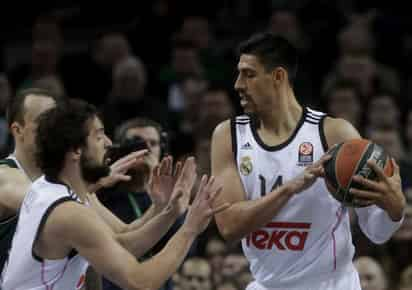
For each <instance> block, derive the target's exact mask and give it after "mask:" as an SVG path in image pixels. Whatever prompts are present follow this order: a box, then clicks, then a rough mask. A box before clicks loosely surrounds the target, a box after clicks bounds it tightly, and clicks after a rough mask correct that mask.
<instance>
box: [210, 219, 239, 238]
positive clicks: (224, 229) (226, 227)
mask: <svg viewBox="0 0 412 290" xmlns="http://www.w3.org/2000/svg"><path fill="white" fill-rule="evenodd" d="M216 224H217V228H218V229H219V232H220V235H221V236H222V237H223V239H225V241H227V242H230V243H231V242H237V241H239V240H240V239H241V238H242V236H241V235H240V234H239V229H238V227H237V225H236V224H235V223H234V222H231V221H229V220H226V221H223V220H221V221H218V220H216Z"/></svg>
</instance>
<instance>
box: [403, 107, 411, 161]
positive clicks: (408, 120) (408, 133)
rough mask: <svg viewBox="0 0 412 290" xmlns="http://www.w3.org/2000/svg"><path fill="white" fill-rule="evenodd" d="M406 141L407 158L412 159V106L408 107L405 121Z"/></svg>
mask: <svg viewBox="0 0 412 290" xmlns="http://www.w3.org/2000/svg"><path fill="white" fill-rule="evenodd" d="M404 132H405V141H406V146H407V148H406V153H407V154H406V158H407V159H408V160H410V161H412V108H410V107H408V110H407V112H406V118H405V123H404Z"/></svg>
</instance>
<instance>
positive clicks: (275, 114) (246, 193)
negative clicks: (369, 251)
mask: <svg viewBox="0 0 412 290" xmlns="http://www.w3.org/2000/svg"><path fill="white" fill-rule="evenodd" d="M237 68H238V77H237V80H236V83H235V89H236V90H237V92H238V93H239V95H240V103H241V105H242V107H243V109H244V111H245V113H246V114H245V115H242V116H238V117H236V118H234V119H232V120H230V121H225V122H223V123H221V124H220V125H218V126H217V128H216V129H215V132H214V134H213V140H212V174H213V175H214V176H217V178H218V179H219V180H220V181H221V182H222V183H223V191H222V194H221V196H220V198H219V200H218V201H217V202H218V203H219V202H222V201H226V202H230V203H231V206H230V207H229V208H228V209H226V210H225V211H223V212H221V213H219V214H218V215H217V216H216V221H217V225H218V228H219V230H220V232H221V234H222V235H223V236H224V237H225V238H226V239H228V240H236V239H241V240H242V247H243V250H244V253H245V255H246V257H247V258H248V260H249V262H250V265H251V271H252V274H253V277H254V279H255V281H253V282H252V283H251V284H250V285H249V286H248V288H247V289H248V290H254V289H257V290H265V289H271V290H273V289H302V290H303V289H305V290H312V289H313V290H318V289H334V290H336V289H338V290H339V289H342V290H360V283H359V278H358V274H357V272H356V270H355V268H354V267H353V264H352V257H353V254H354V247H353V245H352V240H351V232H350V228H349V216H348V209H347V208H345V207H344V206H342V205H341V204H340V203H339V202H337V201H336V200H334V198H333V197H332V196H331V195H330V194H329V193H328V191H327V189H326V187H325V184H324V182H323V180H321V179H317V177H319V176H320V175H322V169H321V167H322V163H323V162H324V160H325V157H326V156H327V155H324V154H325V152H326V151H327V150H328V148H330V147H331V146H332V145H334V144H337V143H340V142H342V141H345V140H349V139H352V138H359V137H360V136H359V133H358V132H357V130H356V129H355V128H354V127H353V126H352V125H351V124H349V123H348V122H347V121H345V120H342V119H334V118H330V117H327V116H326V115H325V114H324V113H322V112H318V111H315V110H312V109H310V108H307V107H302V106H301V105H300V104H299V103H298V101H297V100H296V96H295V94H294V90H293V81H294V79H295V76H296V72H297V53H296V50H295V48H294V47H292V46H291V44H290V43H289V42H288V41H287V40H285V39H284V38H282V37H278V36H274V35H271V34H269V33H262V34H257V35H254V36H252V37H251V38H250V39H249V40H247V41H246V42H244V43H243V44H241V45H240V58H239V62H238V65H237ZM321 156H324V157H322V158H321ZM369 165H370V166H371V167H372V168H373V170H374V171H376V173H377V174H378V176H379V178H380V180H379V182H372V181H367V180H364V179H357V181H359V182H360V183H361V184H363V185H364V186H365V190H364V191H356V190H355V191H354V192H353V193H354V194H355V195H356V196H357V197H358V198H362V199H366V200H367V201H368V202H372V203H373V205H371V206H368V207H365V208H358V209H356V213H357V215H358V218H359V219H358V220H359V223H360V227H361V229H362V230H363V232H364V233H365V234H366V235H367V236H368V237H369V238H370V239H371V240H372V241H373V242H375V243H384V242H385V241H387V240H388V239H389V238H390V237H391V235H392V234H393V233H394V231H396V229H398V228H399V226H400V225H401V222H402V219H403V210H404V208H405V198H404V195H403V193H402V191H401V186H400V176H399V169H398V167H397V166H396V165H395V173H394V175H393V176H392V177H386V176H385V175H384V174H383V172H382V171H381V170H380V169H379V168H378V167H377V166H376V164H374V163H370V164H369Z"/></svg>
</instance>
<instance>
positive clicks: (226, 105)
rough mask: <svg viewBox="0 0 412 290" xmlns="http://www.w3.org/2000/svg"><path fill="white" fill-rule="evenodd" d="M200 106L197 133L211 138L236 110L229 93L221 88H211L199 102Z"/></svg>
mask: <svg viewBox="0 0 412 290" xmlns="http://www.w3.org/2000/svg"><path fill="white" fill-rule="evenodd" d="M199 106H200V108H202V109H201V110H199V113H198V120H197V127H198V130H196V131H197V132H199V131H200V129H201V131H202V135H204V136H207V138H210V137H211V136H212V133H213V130H214V128H216V126H217V125H218V124H219V123H220V122H222V121H224V120H227V119H229V118H231V117H232V116H233V115H234V113H235V109H234V106H233V104H232V102H231V99H230V96H229V93H228V91H227V90H226V89H225V88H223V87H219V86H215V87H213V86H210V87H209V88H208V89H207V90H206V91H205V92H204V94H203V96H202V97H201V99H200V100H199Z"/></svg>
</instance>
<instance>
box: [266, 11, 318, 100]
mask: <svg viewBox="0 0 412 290" xmlns="http://www.w3.org/2000/svg"><path fill="white" fill-rule="evenodd" d="M268 30H269V31H270V32H272V33H273V34H276V35H280V36H283V37H285V38H286V39H288V40H289V41H290V42H291V43H292V44H293V45H294V46H295V47H296V49H297V50H298V55H299V70H298V74H297V75H296V80H295V82H294V89H295V90H296V94H297V96H298V98H299V100H300V101H301V102H302V103H303V104H305V105H307V106H310V107H318V106H319V99H318V98H317V97H315V90H316V89H317V88H316V86H315V84H314V76H315V74H314V73H313V70H312V68H313V67H314V65H313V63H312V61H313V59H312V58H311V57H310V56H309V53H310V50H309V48H310V47H311V40H310V38H309V36H308V35H307V34H306V33H305V32H304V30H303V29H302V26H301V23H300V20H299V18H298V14H297V11H296V9H293V8H288V7H281V8H276V9H274V10H272V14H271V16H270V19H269V23H268Z"/></svg>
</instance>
